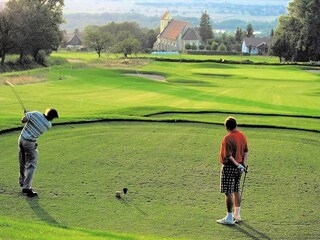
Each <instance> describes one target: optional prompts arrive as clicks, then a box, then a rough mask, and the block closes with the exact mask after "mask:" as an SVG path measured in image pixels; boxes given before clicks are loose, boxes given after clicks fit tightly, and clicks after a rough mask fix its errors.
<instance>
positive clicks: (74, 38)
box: [66, 34, 83, 45]
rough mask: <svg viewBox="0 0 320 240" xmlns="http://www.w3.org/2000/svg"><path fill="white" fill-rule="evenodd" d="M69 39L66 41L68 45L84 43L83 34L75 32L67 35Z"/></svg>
mask: <svg viewBox="0 0 320 240" xmlns="http://www.w3.org/2000/svg"><path fill="white" fill-rule="evenodd" d="M67 37H68V40H67V42H66V44H67V45H82V38H83V35H82V34H73V35H70V36H67Z"/></svg>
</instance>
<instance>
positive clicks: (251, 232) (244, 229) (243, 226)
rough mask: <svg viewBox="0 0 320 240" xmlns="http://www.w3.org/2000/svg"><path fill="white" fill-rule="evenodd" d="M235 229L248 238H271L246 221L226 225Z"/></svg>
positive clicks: (269, 239)
mask: <svg viewBox="0 0 320 240" xmlns="http://www.w3.org/2000/svg"><path fill="white" fill-rule="evenodd" d="M228 227H230V228H232V229H234V230H235V231H238V232H241V233H243V234H244V235H246V236H247V237H248V239H249V238H250V239H254V240H260V239H267V240H271V238H270V237H268V236H267V235H266V234H265V233H263V232H261V231H259V230H257V229H255V228H254V227H252V226H250V225H249V224H248V223H245V222H241V223H239V224H236V225H232V226H228Z"/></svg>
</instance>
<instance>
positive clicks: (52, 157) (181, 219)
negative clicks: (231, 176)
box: [0, 122, 320, 239]
mask: <svg viewBox="0 0 320 240" xmlns="http://www.w3.org/2000/svg"><path fill="white" fill-rule="evenodd" d="M242 130H243V131H244V132H245V133H246V135H247V137H248V141H249V146H250V159H249V162H248V164H249V173H248V175H247V179H246V183H245V188H244V195H243V197H244V200H243V205H242V218H243V219H244V223H243V224H242V225H237V226H235V227H226V226H221V225H219V224H217V223H216V222H215V221H216V220H217V219H219V218H221V217H223V216H224V215H225V211H226V210H225V205H224V196H223V194H220V193H219V168H220V165H219V163H218V153H219V148H220V141H221V139H222V137H223V136H224V135H225V130H224V128H223V127H222V126H210V125H206V124H181V123H170V124H169V123H143V122H141V123H131V122H122V123H119V122H109V123H96V124H83V125H69V126H55V127H54V128H53V129H51V130H50V131H49V132H48V133H46V134H45V135H43V136H42V137H41V138H40V139H39V151H40V159H39V165H38V170H37V172H36V176H35V179H34V183H33V185H34V187H35V189H36V190H37V191H38V192H39V194H40V197H39V198H38V199H33V200H30V199H27V198H26V197H23V196H19V192H20V188H19V186H18V181H17V180H18V164H17V154H16V151H17V147H16V144H17V143H16V142H17V138H18V135H19V132H13V133H10V134H4V135H2V136H1V139H3V140H4V141H2V144H1V145H0V151H1V153H2V156H3V157H2V158H1V164H0V166H1V167H0V172H1V175H2V176H5V177H2V178H1V179H0V192H1V194H0V201H1V210H0V211H1V212H0V215H1V216H6V219H8V220H7V221H6V220H2V219H1V221H0V222H1V226H2V228H3V229H4V231H3V230H1V231H0V237H2V238H4V239H8V238H9V239H41V237H42V236H41V235H40V234H39V233H33V234H30V236H31V237H30V238H28V236H27V235H23V233H21V230H19V229H21V227H22V223H23V222H27V225H26V227H27V228H31V229H39V228H40V230H41V232H43V233H44V235H43V237H44V239H50V238H52V239H54V238H53V237H51V236H52V235H50V234H53V233H52V231H56V230H57V234H58V235H57V236H59V237H61V239H72V236H79V239H81V237H82V236H83V235H84V236H86V237H88V239H96V238H97V239H144V238H145V239H155V238H175V239H181V238H182V239H235V238H236V239H302V238H304V239H317V238H318V229H319V218H318V212H317V210H316V207H315V206H317V205H319V203H320V202H319V176H318V173H319V171H320V164H319V161H318V159H317V158H316V157H315V156H318V155H319V154H320V152H319V151H320V150H319V143H320V142H319V134H317V133H306V132H301V131H288V130H274V129H252V128H242ZM123 187H127V188H128V189H129V191H128V194H127V195H123V200H118V199H117V198H116V197H115V192H116V191H118V190H122V188H123ZM11 219H12V220H11ZM18 219H19V222H18V223H17V224H16V223H15V222H16V221H18ZM11 221H12V222H13V223H11ZM39 224H40V225H39ZM48 228H49V229H48ZM77 229H82V230H79V231H77ZM84 229H87V230H86V231H84ZM15 232H16V234H17V235H15ZM19 234H21V236H23V237H21V238H19V237H16V236H19ZM45 234H48V238H46V235H45ZM8 236H9V237H8ZM10 236H12V238H11V237H10ZM69 236H70V238H69ZM95 237H96V238H95ZM82 238H84V237H82ZM74 239H76V237H74Z"/></svg>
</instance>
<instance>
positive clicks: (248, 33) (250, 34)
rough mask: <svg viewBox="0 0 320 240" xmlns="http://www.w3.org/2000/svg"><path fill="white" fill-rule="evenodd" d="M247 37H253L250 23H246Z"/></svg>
mask: <svg viewBox="0 0 320 240" xmlns="http://www.w3.org/2000/svg"><path fill="white" fill-rule="evenodd" d="M246 36H247V37H253V26H252V24H251V23H249V24H248V25H247V32H246Z"/></svg>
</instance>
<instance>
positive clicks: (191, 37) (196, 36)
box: [182, 28, 201, 41]
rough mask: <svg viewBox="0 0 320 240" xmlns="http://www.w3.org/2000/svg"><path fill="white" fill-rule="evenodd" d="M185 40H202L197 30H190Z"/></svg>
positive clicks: (184, 36) (184, 37)
mask: <svg viewBox="0 0 320 240" xmlns="http://www.w3.org/2000/svg"><path fill="white" fill-rule="evenodd" d="M182 39H183V40H189V41H190V40H201V37H200V35H199V33H198V32H197V30H196V29H194V28H188V30H187V31H186V33H185V34H184V35H183V37H182Z"/></svg>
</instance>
